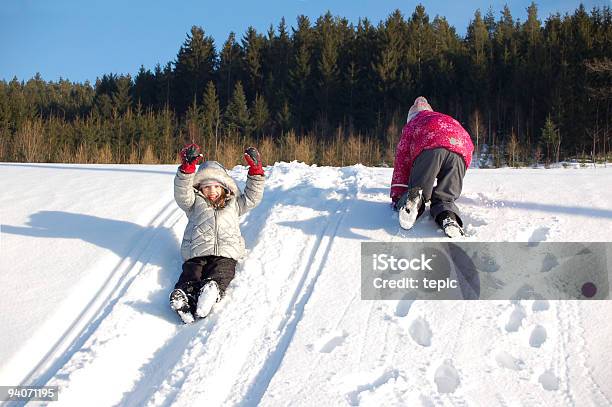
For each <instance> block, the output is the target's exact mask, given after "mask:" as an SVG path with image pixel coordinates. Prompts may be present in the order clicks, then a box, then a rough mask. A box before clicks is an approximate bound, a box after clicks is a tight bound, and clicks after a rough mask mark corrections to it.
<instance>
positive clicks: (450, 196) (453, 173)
mask: <svg viewBox="0 0 612 407" xmlns="http://www.w3.org/2000/svg"><path fill="white" fill-rule="evenodd" d="M465 170H466V168H465V161H463V158H461V156H460V155H459V154H456V153H453V152H452V151H449V150H447V149H445V148H435V149H433V150H424V151H423V152H422V153H421V154H419V156H418V157H417V158H416V160H414V163H413V164H412V170H411V171H410V180H409V181H408V187H409V188H413V187H420V188H422V189H423V198H424V200H425V202H427V201H431V206H430V209H429V210H430V213H431V216H432V217H433V218H434V219H436V217H437V216H438V215H439V214H440V213H442V212H444V211H450V212H453V213H454V214H455V215H456V216H457V222H458V223H459V225H461V226H463V221H462V220H461V217H460V216H459V208H457V205H455V200H456V199H457V198H459V195H461V189H462V188H463V177H464V176H465ZM436 179H437V180H438V182H437V184H436V186H435V187H434V181H435V180H436Z"/></svg>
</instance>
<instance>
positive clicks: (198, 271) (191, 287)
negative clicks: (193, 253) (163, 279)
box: [174, 256, 237, 297]
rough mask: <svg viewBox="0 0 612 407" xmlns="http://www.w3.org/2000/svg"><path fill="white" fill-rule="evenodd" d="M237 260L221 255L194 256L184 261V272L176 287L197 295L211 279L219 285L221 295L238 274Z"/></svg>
mask: <svg viewBox="0 0 612 407" xmlns="http://www.w3.org/2000/svg"><path fill="white" fill-rule="evenodd" d="M236 263H237V262H236V260H234V259H230V258H229V257H221V256H202V257H194V258H191V259H189V260H187V261H186V262H185V263H183V272H182V273H181V276H180V277H179V280H178V282H177V283H176V284H175V286H174V288H180V289H182V290H184V291H185V292H186V293H187V295H190V296H195V297H197V295H198V293H199V291H200V288H202V287H203V286H204V284H206V283H207V282H209V281H210V280H214V281H216V283H217V284H218V285H219V291H220V292H221V296H223V295H224V294H225V290H226V289H227V286H228V285H229V283H230V282H231V281H232V279H233V278H234V275H235V274H236Z"/></svg>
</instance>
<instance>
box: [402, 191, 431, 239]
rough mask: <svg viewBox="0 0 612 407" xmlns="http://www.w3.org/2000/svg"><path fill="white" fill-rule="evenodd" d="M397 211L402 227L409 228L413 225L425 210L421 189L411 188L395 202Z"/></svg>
mask: <svg viewBox="0 0 612 407" xmlns="http://www.w3.org/2000/svg"><path fill="white" fill-rule="evenodd" d="M397 208H398V211H399V222H400V226H401V227H402V228H403V229H406V230H410V229H412V227H413V226H414V224H415V222H416V220H417V219H418V218H419V217H420V216H421V215H422V214H423V211H424V210H425V202H424V201H423V190H422V189H421V188H418V187H416V188H411V189H409V190H408V191H406V193H404V195H402V197H401V198H400V199H399V201H398V203H397Z"/></svg>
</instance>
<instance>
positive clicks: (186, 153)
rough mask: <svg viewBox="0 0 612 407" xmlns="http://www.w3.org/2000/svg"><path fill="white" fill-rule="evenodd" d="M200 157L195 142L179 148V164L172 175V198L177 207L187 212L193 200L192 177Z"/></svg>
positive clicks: (198, 148)
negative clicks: (174, 174)
mask: <svg viewBox="0 0 612 407" xmlns="http://www.w3.org/2000/svg"><path fill="white" fill-rule="evenodd" d="M201 157H202V154H200V147H198V145H197V144H189V145H187V146H185V147H184V148H183V149H182V150H181V162H182V163H181V166H180V167H179V168H178V170H177V171H176V176H175V177H174V200H175V201H176V203H177V205H178V206H179V208H181V209H182V210H184V211H185V212H188V211H189V210H191V207H192V206H193V203H194V202H195V191H194V190H193V178H194V176H195V175H194V173H195V170H196V164H197V163H198V160H199V159H200V158H201Z"/></svg>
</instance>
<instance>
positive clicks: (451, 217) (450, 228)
mask: <svg viewBox="0 0 612 407" xmlns="http://www.w3.org/2000/svg"><path fill="white" fill-rule="evenodd" d="M436 223H437V224H438V225H439V226H440V227H441V228H442V230H443V231H444V234H445V235H446V236H448V237H450V238H451V239H453V238H456V237H461V236H465V232H464V231H463V228H462V227H461V225H460V224H459V220H458V219H457V215H455V214H454V213H453V212H451V211H444V212H441V213H440V214H439V215H438V216H436Z"/></svg>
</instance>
